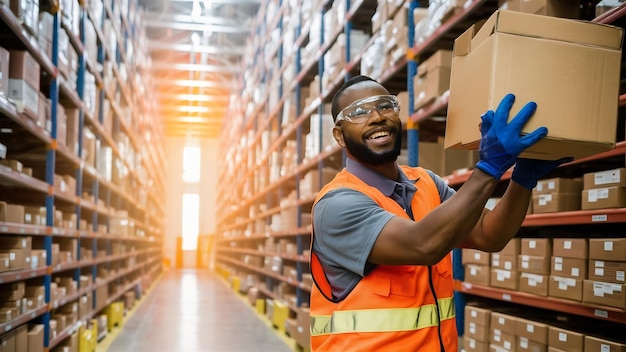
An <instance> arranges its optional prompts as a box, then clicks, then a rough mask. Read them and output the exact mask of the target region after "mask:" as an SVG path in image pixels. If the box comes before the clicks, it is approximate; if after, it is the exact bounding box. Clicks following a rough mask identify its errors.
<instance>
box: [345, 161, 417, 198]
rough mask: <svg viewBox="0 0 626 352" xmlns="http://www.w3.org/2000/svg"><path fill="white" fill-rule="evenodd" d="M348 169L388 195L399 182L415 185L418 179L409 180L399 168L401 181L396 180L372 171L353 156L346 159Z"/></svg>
mask: <svg viewBox="0 0 626 352" xmlns="http://www.w3.org/2000/svg"><path fill="white" fill-rule="evenodd" d="M346 169H347V170H348V172H350V173H351V174H353V175H354V176H356V177H358V178H359V179H361V181H363V182H365V183H367V184H368V185H370V186H372V187H375V188H377V189H378V190H379V191H380V192H381V193H382V194H384V195H385V196H387V197H389V196H391V194H393V191H394V190H395V188H396V185H397V184H398V183H404V184H409V185H411V186H413V187H415V186H414V183H415V182H416V181H417V179H416V180H409V179H408V178H407V177H406V175H405V174H404V172H402V169H400V168H398V174H399V182H396V181H394V180H392V179H389V178H387V177H384V176H382V175H381V174H379V173H377V172H375V171H372V169H370V168H368V167H366V166H365V165H363V164H361V163H360V162H358V161H357V160H354V159H351V158H347V159H346Z"/></svg>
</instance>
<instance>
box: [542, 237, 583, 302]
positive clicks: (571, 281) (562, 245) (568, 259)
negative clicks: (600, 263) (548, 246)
mask: <svg viewBox="0 0 626 352" xmlns="http://www.w3.org/2000/svg"><path fill="white" fill-rule="evenodd" d="M552 245H553V247H552V265H551V267H550V283H549V288H548V295H549V296H551V297H556V298H564V299H570V300H574V301H579V302H580V301H581V300H582V296H583V280H585V279H587V258H588V239H586V238H555V239H553V241H552Z"/></svg>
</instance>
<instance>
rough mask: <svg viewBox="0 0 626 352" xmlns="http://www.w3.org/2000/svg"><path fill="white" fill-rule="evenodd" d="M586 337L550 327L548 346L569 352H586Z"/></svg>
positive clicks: (574, 332)
mask: <svg viewBox="0 0 626 352" xmlns="http://www.w3.org/2000/svg"><path fill="white" fill-rule="evenodd" d="M584 340H585V335H583V334H581V333H579V332H576V331H572V330H567V329H562V328H559V327H555V326H548V346H550V347H554V348H558V349H560V350H564V351H568V352H584V350H583V345H584Z"/></svg>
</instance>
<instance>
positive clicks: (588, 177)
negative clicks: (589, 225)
mask: <svg viewBox="0 0 626 352" xmlns="http://www.w3.org/2000/svg"><path fill="white" fill-rule="evenodd" d="M583 180H584V181H583V186H584V189H583V193H582V209H583V210H591V209H605V208H624V207H626V168H619V169H612V170H606V171H599V172H591V173H587V174H585V175H584V178H583Z"/></svg>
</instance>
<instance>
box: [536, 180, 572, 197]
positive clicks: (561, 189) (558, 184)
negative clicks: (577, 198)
mask: <svg viewBox="0 0 626 352" xmlns="http://www.w3.org/2000/svg"><path fill="white" fill-rule="evenodd" d="M582 190H583V180H582V178H563V177H556V178H548V179H544V180H539V181H537V186H536V187H535V188H533V191H532V193H533V195H536V194H553V193H579V194H580V192H581V191H582Z"/></svg>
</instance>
